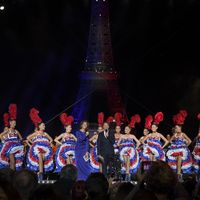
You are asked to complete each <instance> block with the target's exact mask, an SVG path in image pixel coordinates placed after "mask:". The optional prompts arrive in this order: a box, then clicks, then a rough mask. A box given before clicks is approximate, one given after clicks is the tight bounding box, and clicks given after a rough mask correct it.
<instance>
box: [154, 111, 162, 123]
mask: <svg viewBox="0 0 200 200" xmlns="http://www.w3.org/2000/svg"><path fill="white" fill-rule="evenodd" d="M163 118H164V115H163V113H162V112H157V113H156V114H155V116H154V123H155V124H157V125H158V124H160V122H162V121H163Z"/></svg>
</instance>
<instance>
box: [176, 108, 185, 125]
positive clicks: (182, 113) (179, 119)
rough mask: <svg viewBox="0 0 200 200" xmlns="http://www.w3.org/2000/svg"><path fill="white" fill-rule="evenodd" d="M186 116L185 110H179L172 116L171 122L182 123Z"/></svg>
mask: <svg viewBox="0 0 200 200" xmlns="http://www.w3.org/2000/svg"><path fill="white" fill-rule="evenodd" d="M186 117H187V111H185V110H180V111H179V113H178V114H176V115H174V116H173V122H174V124H175V125H183V124H184V122H185V119H186Z"/></svg>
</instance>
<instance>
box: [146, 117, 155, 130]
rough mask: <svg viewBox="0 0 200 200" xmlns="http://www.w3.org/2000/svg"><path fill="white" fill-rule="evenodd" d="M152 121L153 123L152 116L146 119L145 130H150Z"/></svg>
mask: <svg viewBox="0 0 200 200" xmlns="http://www.w3.org/2000/svg"><path fill="white" fill-rule="evenodd" d="M152 121H153V117H152V115H148V116H147V117H146V119H145V128H147V129H150V128H151V123H152Z"/></svg>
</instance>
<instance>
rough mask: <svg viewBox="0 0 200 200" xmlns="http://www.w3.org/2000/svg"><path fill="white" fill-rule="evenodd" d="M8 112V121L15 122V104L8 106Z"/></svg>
mask: <svg viewBox="0 0 200 200" xmlns="http://www.w3.org/2000/svg"><path fill="white" fill-rule="evenodd" d="M8 112H9V115H10V119H14V120H16V118H17V105H16V104H10V105H9V111H8Z"/></svg>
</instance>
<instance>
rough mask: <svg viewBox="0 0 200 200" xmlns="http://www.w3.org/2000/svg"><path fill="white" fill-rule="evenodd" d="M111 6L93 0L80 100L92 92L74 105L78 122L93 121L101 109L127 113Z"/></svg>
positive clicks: (106, 1) (106, 2)
mask: <svg viewBox="0 0 200 200" xmlns="http://www.w3.org/2000/svg"><path fill="white" fill-rule="evenodd" d="M108 6H109V5H108V0H91V19H90V32H89V39H88V50H87V57H86V60H85V62H86V64H85V67H84V70H83V71H82V72H81V75H80V78H81V83H80V89H79V93H78V96H77V101H78V100H79V99H81V98H82V97H84V96H87V95H88V94H90V95H88V97H87V98H85V99H83V100H82V101H80V102H79V103H77V104H76V105H75V106H74V108H73V112H72V115H73V116H74V118H75V121H76V122H79V121H81V120H83V119H92V120H94V117H96V116H97V113H98V112H101V111H103V112H105V113H106V112H107V114H109V115H113V114H114V113H116V112H121V113H123V114H124V116H126V115H125V109H124V106H123V103H122V98H121V94H120V91H119V88H118V83H117V80H118V73H117V72H116V70H115V69H114V65H113V54H112V45H111V35H110V24H109V7H108ZM95 120H96V118H95Z"/></svg>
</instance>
